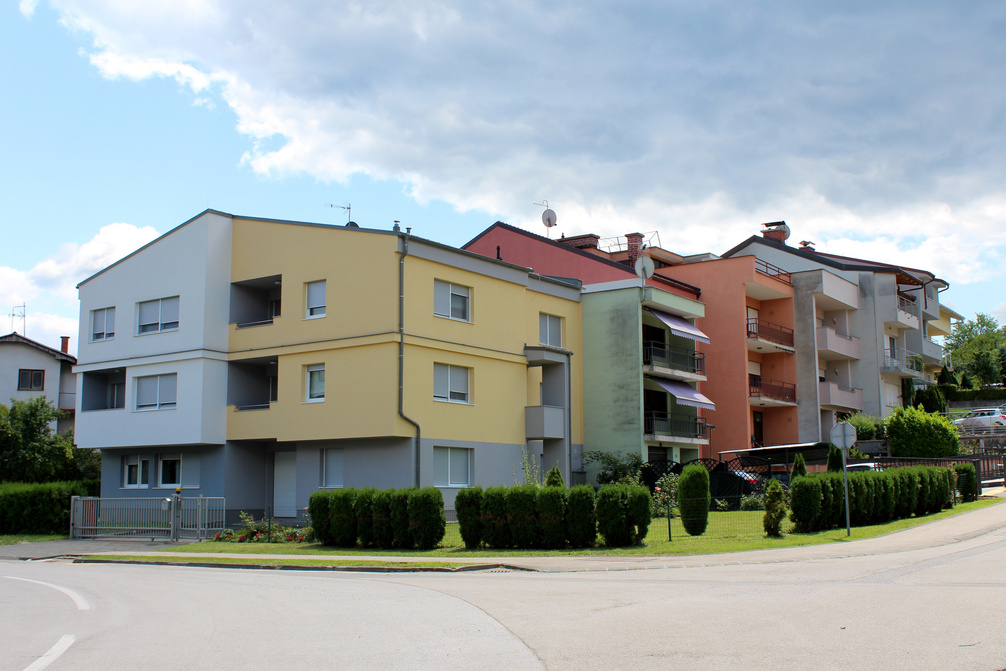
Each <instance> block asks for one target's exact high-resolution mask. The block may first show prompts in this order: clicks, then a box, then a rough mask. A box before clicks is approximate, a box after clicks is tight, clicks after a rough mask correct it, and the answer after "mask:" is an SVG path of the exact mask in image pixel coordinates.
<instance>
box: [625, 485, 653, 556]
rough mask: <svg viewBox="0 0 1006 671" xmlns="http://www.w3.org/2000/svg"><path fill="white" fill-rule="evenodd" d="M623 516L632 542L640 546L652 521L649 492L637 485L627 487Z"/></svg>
mask: <svg viewBox="0 0 1006 671" xmlns="http://www.w3.org/2000/svg"><path fill="white" fill-rule="evenodd" d="M625 516H626V522H628V524H629V529H630V530H631V531H632V542H633V544H635V545H641V544H642V542H643V540H645V539H646V532H647V531H648V530H649V528H650V520H651V519H652V516H651V511H650V490H649V489H648V488H646V487H643V486H639V485H629V486H627V487H626V490H625Z"/></svg>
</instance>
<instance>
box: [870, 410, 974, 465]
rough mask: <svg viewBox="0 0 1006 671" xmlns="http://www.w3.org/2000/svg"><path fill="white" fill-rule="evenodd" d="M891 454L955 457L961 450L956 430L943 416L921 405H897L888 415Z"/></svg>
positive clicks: (895, 455)
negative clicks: (930, 411) (919, 407)
mask: <svg viewBox="0 0 1006 671" xmlns="http://www.w3.org/2000/svg"><path fill="white" fill-rule="evenodd" d="M887 444H888V449H889V450H890V453H891V456H892V457H930V458H931V457H952V456H954V455H955V454H957V452H958V451H959V450H960V441H959V440H958V437H957V429H956V428H955V427H954V425H953V424H952V423H951V422H950V420H948V419H947V418H946V417H944V416H943V415H937V414H929V413H927V412H925V411H924V410H919V409H918V408H895V409H894V412H892V413H891V415H890V416H889V417H888V418H887Z"/></svg>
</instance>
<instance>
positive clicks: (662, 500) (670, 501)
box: [650, 473, 678, 517]
mask: <svg viewBox="0 0 1006 671" xmlns="http://www.w3.org/2000/svg"><path fill="white" fill-rule="evenodd" d="M677 507H678V476H677V474H676V473H664V474H663V475H661V476H660V479H658V480H657V481H656V483H654V485H653V503H652V505H651V510H650V516H651V517H666V516H667V510H668V509H670V511H671V515H674V511H675V510H676V509H677Z"/></svg>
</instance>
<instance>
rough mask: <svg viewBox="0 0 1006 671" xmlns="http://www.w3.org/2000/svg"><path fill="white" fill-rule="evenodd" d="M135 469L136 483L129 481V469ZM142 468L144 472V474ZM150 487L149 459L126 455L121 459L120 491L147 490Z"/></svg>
mask: <svg viewBox="0 0 1006 671" xmlns="http://www.w3.org/2000/svg"><path fill="white" fill-rule="evenodd" d="M130 466H133V467H135V468H136V482H130V481H129V468H130ZM144 466H146V471H145V472H144ZM149 487H150V457H149V456H147V455H139V454H127V455H124V456H123V457H122V489H148V488H149Z"/></svg>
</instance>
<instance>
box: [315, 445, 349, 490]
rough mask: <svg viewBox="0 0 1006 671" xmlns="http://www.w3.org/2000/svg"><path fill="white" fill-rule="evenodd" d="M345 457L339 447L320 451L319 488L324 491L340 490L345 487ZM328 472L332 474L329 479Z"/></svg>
mask: <svg viewBox="0 0 1006 671" xmlns="http://www.w3.org/2000/svg"><path fill="white" fill-rule="evenodd" d="M345 459H346V455H345V453H344V452H343V450H342V448H341V447H329V448H325V449H323V450H322V451H321V486H322V487H323V488H325V489H341V488H343V487H345V486H346V461H345ZM329 470H332V471H335V470H338V473H337V474H336V473H332V474H331V475H332V478H331V480H330V479H329V475H330V474H329Z"/></svg>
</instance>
